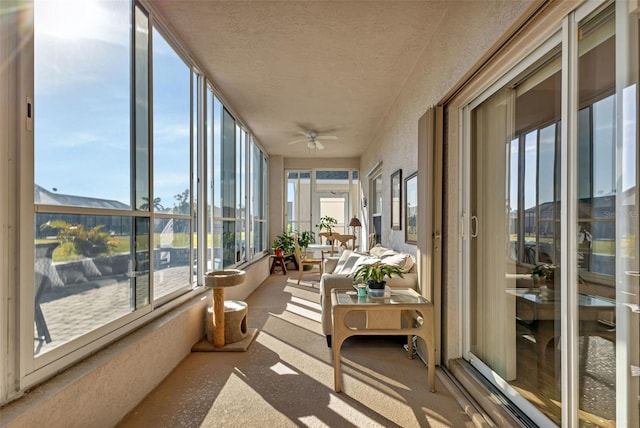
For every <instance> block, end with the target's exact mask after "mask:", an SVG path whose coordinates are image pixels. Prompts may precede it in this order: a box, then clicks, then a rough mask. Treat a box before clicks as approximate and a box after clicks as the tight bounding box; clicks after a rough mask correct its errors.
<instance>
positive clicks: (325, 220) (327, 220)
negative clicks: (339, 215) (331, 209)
mask: <svg viewBox="0 0 640 428" xmlns="http://www.w3.org/2000/svg"><path fill="white" fill-rule="evenodd" d="M337 224H338V220H336V219H335V218H333V217H329V216H328V215H326V216H324V217H321V218H320V224H318V225H317V226H318V229H320V232H322V231H323V230H326V231H327V232H329V233H333V228H334V227H335V226H336V225H337Z"/></svg>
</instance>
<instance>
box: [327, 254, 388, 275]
mask: <svg viewBox="0 0 640 428" xmlns="http://www.w3.org/2000/svg"><path fill="white" fill-rule="evenodd" d="M345 253H349V254H347V255H346V256H345V254H343V255H342V256H340V259H339V260H338V264H337V265H336V268H335V269H334V270H333V273H334V274H340V275H349V274H351V273H353V272H355V271H356V270H357V269H358V267H360V266H361V265H363V264H373V263H375V262H376V261H378V260H379V259H377V258H375V257H370V256H368V255H366V254H362V253H356V252H353V251H349V250H346V251H345Z"/></svg>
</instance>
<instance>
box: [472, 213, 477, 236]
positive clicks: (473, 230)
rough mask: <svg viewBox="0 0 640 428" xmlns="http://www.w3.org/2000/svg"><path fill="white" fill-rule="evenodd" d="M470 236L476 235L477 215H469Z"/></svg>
mask: <svg viewBox="0 0 640 428" xmlns="http://www.w3.org/2000/svg"><path fill="white" fill-rule="evenodd" d="M471 237H472V238H477V237H478V216H475V215H472V216H471Z"/></svg>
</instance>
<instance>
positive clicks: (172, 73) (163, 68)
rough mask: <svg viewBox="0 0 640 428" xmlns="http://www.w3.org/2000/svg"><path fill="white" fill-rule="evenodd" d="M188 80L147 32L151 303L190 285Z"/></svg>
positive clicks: (157, 39)
mask: <svg viewBox="0 0 640 428" xmlns="http://www.w3.org/2000/svg"><path fill="white" fill-rule="evenodd" d="M191 81H192V73H191V70H190V68H189V67H188V66H187V65H186V64H185V63H184V61H183V60H182V59H181V58H180V57H179V56H178V54H177V53H176V52H175V51H174V50H173V48H172V47H171V46H170V45H169V44H168V43H167V42H166V40H165V39H164V38H163V37H162V35H161V34H160V33H159V32H158V31H157V30H156V29H155V28H154V29H153V201H152V202H150V201H149V198H143V200H144V202H143V204H142V205H141V206H140V209H146V210H149V211H151V212H152V213H153V219H154V220H153V269H154V273H153V279H154V281H153V287H154V299H159V298H162V297H164V296H167V295H170V294H171V293H173V292H175V291H176V290H180V289H183V288H185V287H189V286H190V284H191V276H192V272H191V268H190V266H191V265H192V264H191V243H192V233H191V224H192V223H191V105H192V102H191V95H192V90H191V84H192V83H191Z"/></svg>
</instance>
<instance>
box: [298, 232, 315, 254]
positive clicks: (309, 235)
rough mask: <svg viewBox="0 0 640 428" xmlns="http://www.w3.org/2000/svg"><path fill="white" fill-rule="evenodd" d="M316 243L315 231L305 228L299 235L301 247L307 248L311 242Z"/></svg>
mask: <svg viewBox="0 0 640 428" xmlns="http://www.w3.org/2000/svg"><path fill="white" fill-rule="evenodd" d="M315 243H316V236H315V235H314V234H313V232H310V231H308V230H305V231H304V232H301V233H300V234H299V235H298V244H300V248H301V249H303V250H306V249H307V247H308V246H309V245H310V244H315Z"/></svg>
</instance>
